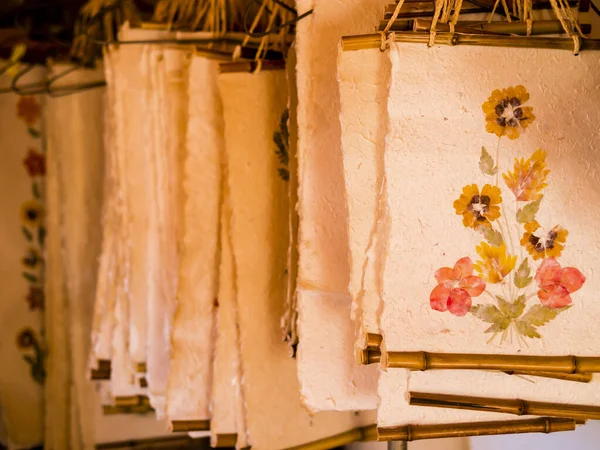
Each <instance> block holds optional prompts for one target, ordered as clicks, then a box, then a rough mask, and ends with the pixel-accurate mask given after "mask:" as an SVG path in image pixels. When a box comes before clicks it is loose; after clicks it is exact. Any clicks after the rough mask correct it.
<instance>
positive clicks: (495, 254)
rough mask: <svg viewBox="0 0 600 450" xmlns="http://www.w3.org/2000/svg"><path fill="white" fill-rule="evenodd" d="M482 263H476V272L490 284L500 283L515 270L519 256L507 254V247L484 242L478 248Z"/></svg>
mask: <svg viewBox="0 0 600 450" xmlns="http://www.w3.org/2000/svg"><path fill="white" fill-rule="evenodd" d="M476 250H477V253H478V254H479V256H480V257H481V261H477V262H476V263H475V266H474V267H475V270H476V271H477V272H478V273H479V274H480V275H481V278H483V279H484V280H485V281H486V282H488V283H492V284H494V283H500V282H501V281H502V280H503V279H504V277H506V276H507V275H508V274H509V273H510V272H512V270H513V269H514V268H515V264H516V262H517V256H516V255H515V256H513V255H509V254H508V253H507V252H506V245H505V244H502V245H499V246H493V245H489V244H488V243H487V242H482V243H481V244H479V245H478V246H477V248H476Z"/></svg>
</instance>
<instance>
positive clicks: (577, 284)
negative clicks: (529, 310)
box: [535, 258, 585, 308]
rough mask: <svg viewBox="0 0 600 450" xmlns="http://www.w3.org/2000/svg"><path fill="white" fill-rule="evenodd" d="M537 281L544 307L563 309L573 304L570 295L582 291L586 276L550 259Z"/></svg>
mask: <svg viewBox="0 0 600 450" xmlns="http://www.w3.org/2000/svg"><path fill="white" fill-rule="evenodd" d="M535 281H536V282H537V285H538V288H539V290H538V298H539V299H540V302H541V303H542V305H544V306H546V307H547V308H563V307H565V306H567V305H570V304H571V302H572V300H571V295H570V294H572V293H573V292H576V291H578V290H579V289H581V287H582V286H583V283H585V276H584V275H583V274H582V273H581V272H580V271H579V270H578V269H576V268H575V267H561V266H560V264H559V263H558V261H556V258H548V259H545V260H544V262H543V263H542V264H541V265H540V267H539V269H538V271H537V273H536V275H535Z"/></svg>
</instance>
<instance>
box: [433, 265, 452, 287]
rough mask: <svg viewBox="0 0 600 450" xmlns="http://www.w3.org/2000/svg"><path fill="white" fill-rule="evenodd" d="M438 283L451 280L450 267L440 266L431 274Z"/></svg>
mask: <svg viewBox="0 0 600 450" xmlns="http://www.w3.org/2000/svg"><path fill="white" fill-rule="evenodd" d="M433 276H434V277H435V279H436V280H437V282H438V283H440V284H442V283H444V282H445V281H451V280H453V279H454V278H453V276H454V271H453V270H452V269H451V268H450V267H442V268H440V269H438V270H436V271H435V273H434V274H433Z"/></svg>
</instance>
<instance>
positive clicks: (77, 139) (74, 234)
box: [44, 64, 105, 449]
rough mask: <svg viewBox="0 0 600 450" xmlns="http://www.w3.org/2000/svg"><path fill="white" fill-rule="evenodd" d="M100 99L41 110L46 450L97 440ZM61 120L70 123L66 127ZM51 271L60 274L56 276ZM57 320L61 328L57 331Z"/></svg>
mask: <svg viewBox="0 0 600 450" xmlns="http://www.w3.org/2000/svg"><path fill="white" fill-rule="evenodd" d="M69 67H70V66H68V65H60V64H59V65H56V66H54V67H52V72H53V73H55V74H56V73H62V72H63V71H65V70H67V69H69ZM102 78H103V73H102V70H101V69H99V70H95V71H87V70H78V71H75V72H73V73H71V74H69V75H68V76H66V77H64V78H62V79H61V80H60V82H58V83H57V87H59V86H61V85H72V84H79V83H86V82H90V81H97V80H101V79H102ZM104 100H105V91H104V89H95V90H88V91H85V92H81V93H76V94H73V95H69V96H64V97H58V98H49V99H48V100H47V104H46V108H45V125H46V130H47V148H48V153H47V158H48V166H49V172H48V178H49V180H48V184H49V186H48V187H49V188H52V189H51V190H50V189H49V192H48V195H49V198H50V199H52V201H51V202H50V204H49V206H48V208H49V211H48V213H49V217H50V218H51V220H49V223H48V235H49V236H52V237H53V244H52V246H50V247H49V248H48V253H47V259H46V262H47V264H48V266H49V268H50V267H52V274H53V276H52V278H51V279H50V278H48V280H49V283H50V285H51V286H52V288H51V289H49V294H52V295H49V296H48V297H47V306H48V308H49V309H48V314H47V315H46V317H45V320H46V327H47V329H48V334H47V337H48V365H47V380H46V384H45V387H46V392H47V395H46V402H45V418H46V423H45V439H44V445H46V446H48V447H50V448H72V449H83V448H91V447H92V446H93V445H94V439H95V436H94V422H93V415H91V414H90V411H92V410H93V408H94V407H95V406H96V394H95V386H94V384H93V383H92V382H90V381H89V380H88V373H87V372H88V364H87V363H88V356H89V349H90V334H89V328H90V325H91V322H92V316H93V311H94V292H95V286H96V275H97V264H98V255H99V254H100V247H101V236H102V233H101V220H100V216H101V208H102V196H103V179H104V178H103V170H102V167H103V162H104V143H103V131H104V130H103V121H102V120H98V117H102V115H103V111H104V107H105V103H104ZM65 117H70V118H71V120H70V121H69V122H68V123H65V120H64V118H65ZM50 178H51V179H52V180H50ZM54 239H57V240H58V242H57V241H55V240H54ZM56 270H58V271H59V272H60V274H61V275H62V276H58V277H57V276H56V272H55V271H56ZM49 274H50V273H49ZM58 283H60V284H61V287H62V288H60V287H59V286H58V285H57V284H58ZM55 288H56V290H55ZM55 294H60V295H58V296H57V295H55ZM61 322H62V325H63V326H62V327H61V329H60V330H59V329H57V328H56V325H57V324H59V323H61ZM65 371H66V373H65ZM65 375H66V376H65Z"/></svg>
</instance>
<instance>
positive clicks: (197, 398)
mask: <svg viewBox="0 0 600 450" xmlns="http://www.w3.org/2000/svg"><path fill="white" fill-rule="evenodd" d="M189 56H191V55H187V56H186V57H189ZM217 70H218V63H217V62H216V61H212V60H209V59H207V58H202V57H199V56H193V57H191V62H190V67H189V72H188V71H187V69H186V71H182V72H181V73H180V76H182V77H186V76H189V81H188V80H186V81H185V82H186V83H189V85H188V87H187V97H186V98H185V101H186V105H185V106H183V107H185V108H187V117H189V119H188V123H187V140H186V142H185V145H186V153H187V154H186V158H185V162H184V171H183V176H184V181H183V189H184V191H183V193H182V195H183V196H184V198H185V208H184V219H183V220H184V222H183V228H184V236H183V241H182V256H181V262H180V266H179V284H178V292H177V312H176V314H175V319H174V324H173V334H172V349H171V372H170V374H169V391H168V415H169V418H170V419H172V420H173V419H179V420H184V419H185V420H207V419H210V403H211V389H212V386H213V380H212V372H213V365H212V363H213V357H214V345H215V339H216V335H215V323H214V321H215V304H216V302H217V301H218V299H217V289H218V282H217V281H218V278H217V277H218V267H219V266H218V264H219V222H220V220H219V218H220V212H219V211H220V204H221V198H222V193H221V157H222V153H223V151H224V141H223V109H222V104H221V99H220V97H219V93H218V90H217Z"/></svg>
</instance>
